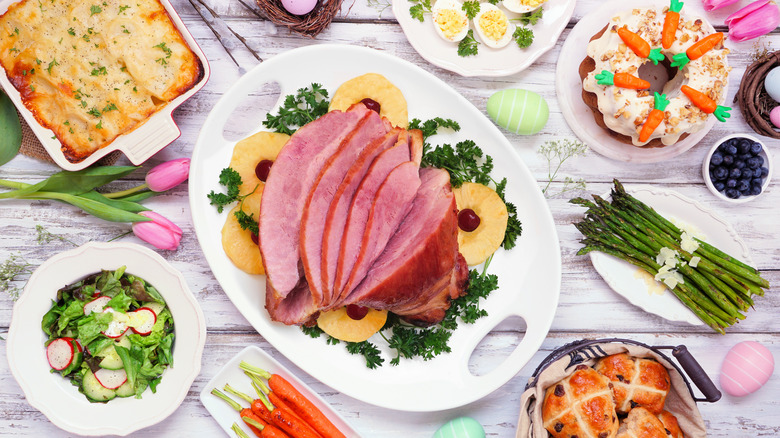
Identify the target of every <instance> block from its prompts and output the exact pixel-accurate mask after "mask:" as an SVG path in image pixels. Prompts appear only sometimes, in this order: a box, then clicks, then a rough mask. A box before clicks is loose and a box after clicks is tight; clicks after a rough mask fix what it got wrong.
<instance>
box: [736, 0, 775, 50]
mask: <svg viewBox="0 0 780 438" xmlns="http://www.w3.org/2000/svg"><path fill="white" fill-rule="evenodd" d="M778 24H780V9H779V8H778V7H777V3H775V2H774V1H773V0H758V1H756V2H753V3H751V4H749V5H747V6H745V7H744V8H742V9H740V10H738V11H737V12H734V13H733V14H731V15H729V16H728V18H726V25H728V27H729V39H730V40H732V41H736V42H740V41H745V40H749V39H751V38H756V37H760V36H761V35H766V34H767V33H769V32H771V31H772V30H774V29H775V28H776V27H777V25H778Z"/></svg>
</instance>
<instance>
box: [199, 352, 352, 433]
mask: <svg viewBox="0 0 780 438" xmlns="http://www.w3.org/2000/svg"><path fill="white" fill-rule="evenodd" d="M242 361H246V362H247V363H248V364H250V365H252V366H255V367H258V368H262V369H264V370H265V371H268V372H269V373H271V374H278V375H280V376H282V377H284V379H285V380H287V381H288V382H290V384H292V385H293V386H294V387H295V389H297V390H298V391H300V392H301V394H303V395H304V396H305V397H306V398H307V399H309V401H311V402H312V403H313V404H314V405H315V406H316V407H317V408H319V410H320V411H322V413H323V414H325V416H326V417H328V419H329V420H330V421H331V423H333V425H334V426H336V428H337V429H338V430H339V431H341V433H343V434H344V435H345V436H346V437H347V438H356V437H360V434H359V433H357V431H356V430H355V429H353V428H352V426H350V425H349V423H347V420H345V419H344V417H342V416H341V415H339V413H338V412H336V411H335V410H334V409H333V408H331V407H330V405H329V404H328V402H326V401H325V400H324V399H323V398H322V397H320V395H319V394H317V393H316V392H314V391H313V390H312V389H311V388H310V387H309V386H308V385H306V384H305V383H303V381H301V379H299V378H298V377H296V376H295V375H294V374H292V373H291V372H290V371H289V370H288V369H287V368H285V367H284V366H283V365H282V364H280V363H279V362H277V361H276V359H274V358H273V357H271V356H270V355H269V354H268V353H266V352H265V351H263V350H262V349H260V347H258V346H256V345H250V346H248V347H246V348H244V349H243V350H241V351H240V352H239V353H238V354H236V355H235V356H233V357H232V358H231V359H230V360H229V361H228V362H227V363H226V364H225V365H224V366H223V367H222V368H221V369H220V370H219V372H218V373H217V374H216V375H215V376H214V377H212V378H211V380H209V383H207V384H206V386H204V387H203V390H201V391H200V402H201V403H203V406H205V407H206V409H207V410H208V411H209V413H210V414H211V416H212V417H214V420H216V421H217V423H219V425H220V427H222V429H223V430H224V431H225V433H227V434H228V435H230V436H233V435H234V433H233V430H232V429H231V428H230V427H231V426H232V425H233V423H238V424H239V425H240V426H241V428H242V429H244V431H245V432H247V429H248V427H247V426H246V425H245V424H244V423H243V422H242V421H241V419H240V418H239V417H238V412H236V411H235V410H234V409H233V408H231V407H230V406H229V405H228V404H227V403H226V402H224V401H223V400H220V399H219V398H218V397H217V396H215V395H213V394H212V393H211V390H212V389H214V388H216V389H218V390H220V391H222V392H223V393H225V391H224V390H223V388H224V387H225V385H226V384H229V385H230V386H231V387H233V388H235V389H237V390H238V391H241V392H243V393H244V394H254V389H252V386H251V383H250V382H251V380H249V377H247V376H246V374H244V372H243V371H242V370H241V369H240V368H239V367H238V366H239V364H241V362H242ZM230 397H231V398H233V399H234V400H236V402H238V403H239V404H240V405H241V406H243V407H247V404H246V403H245V402H244V401H243V400H238V399H236V398H235V397H233V396H232V395H231V396H230ZM247 434H249V436H252V434H251V433H250V432H247Z"/></svg>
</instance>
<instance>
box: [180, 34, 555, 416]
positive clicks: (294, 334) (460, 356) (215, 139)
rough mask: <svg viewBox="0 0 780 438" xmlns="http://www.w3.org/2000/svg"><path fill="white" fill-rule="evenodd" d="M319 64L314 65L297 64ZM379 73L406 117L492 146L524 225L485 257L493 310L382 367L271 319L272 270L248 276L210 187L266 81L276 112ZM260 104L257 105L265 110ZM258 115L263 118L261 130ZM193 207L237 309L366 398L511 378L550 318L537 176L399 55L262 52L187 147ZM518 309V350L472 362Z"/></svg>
mask: <svg viewBox="0 0 780 438" xmlns="http://www.w3.org/2000/svg"><path fill="white" fill-rule="evenodd" d="M303 65H316V66H318V68H317V69H316V71H311V69H304V68H300V66H303ZM368 72H374V73H380V74H382V75H384V76H385V77H386V78H387V79H388V80H390V81H391V82H392V83H393V84H395V85H396V86H397V87H398V88H399V89H400V90H401V92H403V94H404V96H405V98H406V101H407V104H408V108H409V114H410V118H414V117H416V118H419V119H421V120H427V119H430V118H433V117H445V118H452V119H453V120H456V121H458V122H459V123H460V124H461V131H460V132H458V133H453V134H449V133H447V134H438V135H437V136H436V137H432V138H431V140H430V141H431V142H433V143H434V144H442V143H449V144H455V143H457V142H458V141H462V140H465V139H471V140H474V141H475V142H476V144H477V145H480V146H481V147H482V148H483V150H484V152H485V153H486V154H490V155H492V156H493V158H494V161H493V163H494V164H495V170H494V171H493V174H494V175H496V176H502V177H503V176H507V177H508V179H509V182H508V186H507V191H506V198H507V200H508V201H510V202H513V203H515V205H516V206H517V211H518V212H519V218H520V220H521V221H522V223H523V229H524V230H525V232H524V233H523V235H522V236H521V237H520V238H519V239H518V241H517V247H516V248H515V249H513V250H511V251H503V250H499V251H498V252H497V253H496V256H495V257H494V259H493V261H492V262H491V264H490V269H489V272H490V273H495V274H497V275H498V277H499V284H500V285H501V286H500V288H499V289H498V290H496V291H494V292H493V293H492V294H491V295H490V297H488V299H486V300H484V301H483V302H482V303H481V304H480V307H481V308H484V309H486V310H487V311H488V313H489V316H488V317H486V318H482V319H479V320H478V321H477V322H476V323H475V324H472V325H466V324H461V327H460V328H459V329H458V330H455V331H454V332H453V334H452V338H451V339H450V346H451V347H452V352H451V353H449V354H442V355H440V356H438V357H435V358H434V359H431V360H428V361H423V360H422V359H415V360H402V361H401V363H400V365H398V366H391V365H390V364H387V363H386V364H385V366H383V367H381V368H380V369H375V370H371V369H368V368H367V367H366V364H365V360H364V358H363V357H361V356H355V355H350V354H349V353H348V352H347V351H346V349H345V348H344V347H343V346H342V345H337V346H333V345H328V344H327V343H326V342H325V340H324V339H321V338H320V339H312V338H310V337H308V336H306V335H305V334H303V333H302V332H301V330H300V329H299V328H298V327H291V326H285V325H283V324H281V323H278V322H273V321H271V319H270V318H269V316H268V312H267V311H266V310H265V305H264V304H265V298H264V293H265V276H260V275H249V274H246V273H244V272H243V271H240V270H239V269H238V268H236V267H235V266H234V265H233V263H232V262H231V261H230V259H228V257H227V256H226V255H225V252H224V250H223V249H222V240H221V234H220V230H221V229H222V226H223V225H224V223H225V218H226V217H227V214H228V212H227V210H225V211H224V212H223V213H222V214H220V213H217V211H216V208H214V206H212V205H209V200H208V198H207V197H206V195H207V194H208V193H209V192H211V191H212V190H215V191H220V190H222V186H220V185H219V174H220V172H221V170H222V169H223V168H225V167H227V166H228V165H229V163H230V158H231V156H232V151H233V146H234V145H235V143H236V142H235V141H229V140H226V139H225V138H224V136H223V131H224V127H225V125H226V124H227V123H228V122H229V121H230V120H231V117H232V116H231V114H233V111H234V110H235V109H236V108H237V107H238V106H239V105H240V104H241V103H242V102H243V101H244V99H246V97H247V95H248V94H250V93H254V92H255V90H258V89H260V88H261V87H262V86H263V85H265V84H267V83H273V82H276V83H277V84H279V87H280V89H281V91H280V92H281V95H280V98H279V100H278V102H277V104H276V106H275V107H274V108H267V109H266V108H262V109H260V108H258V109H257V110H258V111H262V112H265V111H269V112H275V111H276V110H277V108H278V105H280V104H281V103H283V101H284V96H286V95H288V94H294V93H295V92H296V90H298V89H299V88H302V87H306V86H307V85H309V84H311V83H312V82H316V83H319V84H321V85H322V86H323V87H325V88H326V89H327V90H329V91H333V90H335V89H336V88H337V87H338V86H339V85H341V84H342V83H343V82H345V81H346V80H348V79H351V78H353V77H356V76H359V75H362V74H365V73H368ZM261 114H262V113H261ZM261 118H262V116H260V117H258V118H257V119H256V122H255V123H256V125H255V126H256V128H255V129H257V130H260V129H262V128H261V126H262V125H261ZM189 184H190V186H189V187H190V210H191V211H192V218H193V223H194V226H195V231H196V233H197V236H198V242H200V245H201V247H202V248H203V253H204V255H205V257H206V260H207V261H208V263H209V266H210V267H211V270H212V271H213V272H214V275H215V277H216V278H217V280H218V281H219V283H220V285H222V288H223V289H224V291H225V293H226V294H227V296H228V297H229V298H230V300H231V301H232V302H233V304H235V306H236V308H238V310H239V311H240V312H241V313H242V314H243V315H244V317H245V318H246V319H247V321H249V323H250V324H252V326H253V327H255V329H256V330H257V331H258V332H259V333H260V334H261V335H263V337H264V338H265V339H266V340H268V342H270V343H271V344H272V345H273V346H274V347H275V348H276V349H277V350H279V351H280V352H281V353H282V354H284V355H285V356H287V358H289V359H290V360H291V361H293V362H294V363H295V364H296V365H297V366H299V367H300V368H302V369H303V370H304V371H306V372H307V373H309V374H311V375H312V376H314V377H315V378H317V379H319V380H320V381H322V382H323V383H325V384H327V385H329V386H331V387H333V388H334V389H336V390H338V391H340V392H342V393H344V394H347V395H349V396H351V397H354V398H357V399H359V400H362V401H364V402H367V403H371V404H374V405H377V406H382V407H386V408H391V409H397V410H403V411H419V412H428V411H437V410H443V409H449V408H453V407H457V406H462V405H464V404H467V403H470V402H472V401H475V400H478V399H479V398H481V397H484V396H485V395H487V394H489V393H491V392H492V391H494V390H495V389H497V388H498V387H500V386H501V385H503V384H504V383H506V382H507V381H509V380H510V379H511V378H512V377H514V376H515V375H516V374H517V372H518V371H520V369H521V368H522V367H523V366H524V365H525V364H526V363H528V361H529V360H530V359H531V358H532V357H533V354H534V353H535V352H536V351H537V350H538V349H539V347H540V346H541V344H542V341H543V340H544V338H545V337H546V335H547V332H548V330H549V328H550V325H551V324H552V320H553V317H554V315H555V309H556V307H557V304H558V296H559V292H560V282H561V267H560V265H561V259H560V246H559V242H558V236H557V233H556V231H555V225H554V222H553V219H552V215H551V214H550V210H549V208H548V206H547V202H546V201H545V199H544V197H543V196H542V193H541V191H540V190H539V186H538V184H537V182H536V180H535V179H534V178H533V176H532V175H531V173H530V171H529V170H528V168H527V167H526V166H525V164H523V162H522V161H521V159H520V157H519V156H518V154H517V152H516V150H515V148H514V147H513V146H512V145H511V144H510V143H509V142H508V141H507V139H506V137H504V135H503V134H501V131H499V130H498V128H497V127H496V126H495V125H494V124H493V123H492V122H491V121H490V120H489V119H487V118H486V117H485V115H484V114H482V112H481V111H480V110H478V109H477V108H476V107H474V105H472V104H471V103H469V102H468V101H467V100H466V99H465V98H464V97H463V96H461V95H460V94H458V93H457V92H456V91H455V90H453V89H452V88H450V87H449V86H448V85H447V84H446V83H444V82H443V81H442V80H440V79H438V78H437V77H435V76H433V75H432V74H430V73H428V72H426V71H424V70H423V69H421V68H420V67H417V66H415V65H413V64H411V63H409V62H407V61H404V60H402V59H399V58H396V57H393V56H390V55H387V54H385V53H382V52H379V51H375V50H372V49H367V48H363V47H357V46H345V45H327V44H325V45H315V46H307V47H302V48H299V49H294V50H290V51H287V52H284V53H282V54H280V55H277V56H275V57H273V58H270V59H268V60H266V61H264V62H263V63H262V64H260V65H259V66H257V67H255V68H254V69H253V70H251V71H249V73H247V74H246V75H244V76H243V77H242V78H241V79H240V80H239V81H238V82H236V84H235V85H234V86H233V87H232V88H231V89H230V90H228V91H227V92H226V93H225V95H224V96H223V97H222V98H221V99H220V101H219V102H218V103H217V105H216V106H214V108H213V109H212V110H211V113H210V114H209V116H208V118H207V119H206V121H205V123H204V124H203V128H202V129H201V133H200V136H199V137H198V142H197V144H196V145H195V150H194V152H193V156H192V167H191V173H190V180H189ZM510 316H520V317H521V318H523V319H524V320H525V322H526V325H527V330H526V331H525V334H524V336H523V338H522V341H520V342H519V343H518V345H517V347H516V349H515V350H514V351H513V352H512V353H511V354H510V355H509V356H508V357H507V358H506V360H504V362H503V363H502V364H501V365H499V366H498V367H496V368H495V369H493V370H492V371H490V372H489V373H487V374H485V375H481V376H475V375H474V374H472V373H471V371H469V368H468V363H469V358H470V356H471V353H472V351H473V350H474V348H475V347H476V346H477V345H478V344H479V342H480V341H481V340H482V339H483V338H484V337H485V336H486V335H487V334H488V333H489V332H490V331H491V330H492V329H493V328H494V327H495V326H496V325H498V324H499V323H500V322H502V321H504V320H505V319H506V318H508V317H510ZM372 341H374V342H375V343H376V344H377V345H378V346H379V348H380V349H382V354H383V357H384V358H385V359H386V362H389V360H390V359H391V358H392V357H393V356H391V355H390V354H391V351H389V350H388V349H387V348H386V343H383V341H382V340H381V337H379V336H375V337H374V338H372Z"/></svg>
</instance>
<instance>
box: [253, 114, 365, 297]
mask: <svg viewBox="0 0 780 438" xmlns="http://www.w3.org/2000/svg"><path fill="white" fill-rule="evenodd" d="M370 113H371V111H369V110H368V109H367V108H366V107H365V106H364V105H362V104H358V105H354V106H353V107H352V108H350V109H349V110H348V111H345V112H341V111H332V112H329V113H328V114H325V115H324V116H322V117H320V118H319V119H317V120H315V121H313V122H311V123H308V124H307V125H305V126H303V127H302V128H300V129H299V130H298V131H297V132H296V133H295V134H294V135H293V136H292V137H290V140H288V142H287V144H286V145H285V146H284V148H282V150H281V151H280V153H279V156H278V157H277V158H276V160H275V161H274V164H273V166H272V167H271V171H270V173H269V174H268V178H267V180H266V183H265V187H264V189H263V200H262V202H261V204H260V215H259V218H258V223H259V226H260V232H259V235H258V237H259V242H260V253H261V254H262V257H263V266H264V268H265V272H266V275H267V278H266V279H267V283H268V285H269V288H268V290H269V291H270V292H271V293H273V294H274V295H275V298H278V299H283V298H285V297H286V296H287V295H288V294H289V293H290V292H291V291H292V290H293V289H294V288H295V287H296V286H297V285H298V283H299V281H300V280H301V272H300V270H299V262H300V251H299V244H300V227H301V217H302V216H303V210H304V206H305V205H304V204H305V202H306V197H307V196H308V195H309V191H310V190H311V188H312V186H313V185H314V183H315V181H316V178H317V176H318V175H319V173H320V171H321V170H322V167H323V166H324V165H325V162H326V161H327V160H328V159H329V158H330V156H331V155H333V153H334V152H335V151H336V150H337V149H338V147H339V146H340V145H341V142H342V141H343V140H344V138H346V137H347V136H348V135H349V134H350V133H351V132H352V131H353V130H354V129H355V127H356V126H357V125H358V123H359V122H360V121H361V120H362V119H363V118H365V117H367V116H369V115H370ZM298 289H299V290H300V288H298ZM306 289H307V290H308V288H306Z"/></svg>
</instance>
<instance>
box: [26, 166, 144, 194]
mask: <svg viewBox="0 0 780 438" xmlns="http://www.w3.org/2000/svg"><path fill="white" fill-rule="evenodd" d="M136 169H138V167H135V166H99V167H89V168H86V169H84V170H78V171H75V172H68V171H62V172H58V173H55V174H54V175H52V176H50V177H49V178H48V179H47V180H45V184H44V185H43V187H41V188H40V189H39V190H40V191H46V192H60V193H68V194H71V195H79V194H81V193H85V192H89V191H91V190H93V189H96V188H98V187H100V186H103V185H105V184H108V183H110V182H112V181H114V180H116V179H119V178H122V177H123V176H127V175H129V174H130V173H132V172H133V171H134V170H136ZM36 185H37V184H36Z"/></svg>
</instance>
